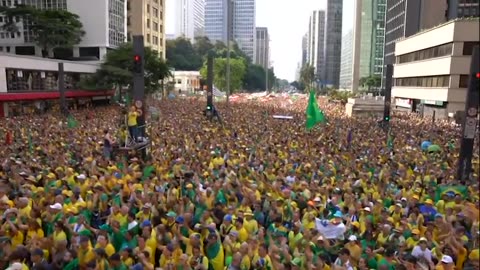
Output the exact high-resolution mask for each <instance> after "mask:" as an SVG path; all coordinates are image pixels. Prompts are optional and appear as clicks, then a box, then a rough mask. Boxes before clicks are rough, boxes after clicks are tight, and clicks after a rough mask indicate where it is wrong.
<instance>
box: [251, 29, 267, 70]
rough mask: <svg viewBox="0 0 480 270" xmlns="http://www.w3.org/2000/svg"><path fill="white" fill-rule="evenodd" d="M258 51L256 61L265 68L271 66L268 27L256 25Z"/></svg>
mask: <svg viewBox="0 0 480 270" xmlns="http://www.w3.org/2000/svg"><path fill="white" fill-rule="evenodd" d="M256 36H257V38H256V40H257V42H256V52H255V59H254V63H255V64H256V65H259V66H262V67H263V68H264V69H265V70H266V69H268V68H270V36H269V35H268V28H267V27H256Z"/></svg>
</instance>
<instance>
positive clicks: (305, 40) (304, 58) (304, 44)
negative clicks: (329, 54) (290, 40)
mask: <svg viewBox="0 0 480 270" xmlns="http://www.w3.org/2000/svg"><path fill="white" fill-rule="evenodd" d="M307 47H308V33H306V34H305V35H304V36H303V38H302V62H301V65H300V67H303V66H305V64H306V63H307Z"/></svg>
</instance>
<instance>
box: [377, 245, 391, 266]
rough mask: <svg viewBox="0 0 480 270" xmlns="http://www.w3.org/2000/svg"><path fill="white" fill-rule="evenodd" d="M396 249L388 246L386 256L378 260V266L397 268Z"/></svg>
mask: <svg viewBox="0 0 480 270" xmlns="http://www.w3.org/2000/svg"><path fill="white" fill-rule="evenodd" d="M394 257H395V250H393V249H391V248H388V249H387V250H386V251H385V254H384V256H383V257H382V258H381V259H380V260H379V261H378V268H384V269H387V270H395V260H394Z"/></svg>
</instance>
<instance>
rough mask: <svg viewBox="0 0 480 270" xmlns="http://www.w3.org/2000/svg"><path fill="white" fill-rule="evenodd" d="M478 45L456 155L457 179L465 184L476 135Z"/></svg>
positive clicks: (479, 69)
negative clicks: (457, 155) (458, 152)
mask: <svg viewBox="0 0 480 270" xmlns="http://www.w3.org/2000/svg"><path fill="white" fill-rule="evenodd" d="M479 57H480V47H479V46H475V47H474V48H473V54H472V62H471V65H470V79H469V82H468V90H467V100H466V102H465V119H464V121H463V124H462V136H461V138H460V139H461V146H460V155H459V157H458V169H457V180H459V181H460V183H462V184H463V185H466V184H467V180H469V177H470V173H471V171H472V156H473V147H474V141H475V137H476V135H477V132H476V131H477V119H478V106H479V99H480V93H479V92H480V89H479V88H480V60H479Z"/></svg>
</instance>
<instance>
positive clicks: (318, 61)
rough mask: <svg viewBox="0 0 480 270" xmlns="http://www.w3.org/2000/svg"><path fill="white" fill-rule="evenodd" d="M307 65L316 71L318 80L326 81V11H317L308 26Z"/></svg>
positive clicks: (311, 16) (313, 13)
mask: <svg viewBox="0 0 480 270" xmlns="http://www.w3.org/2000/svg"><path fill="white" fill-rule="evenodd" d="M307 36H308V40H307V63H309V64H310V65H311V66H313V67H314V69H315V77H316V79H320V80H321V81H322V82H323V81H324V80H325V11H323V10H315V11H313V12H312V14H311V15H310V21H309V24H308V35H307Z"/></svg>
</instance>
